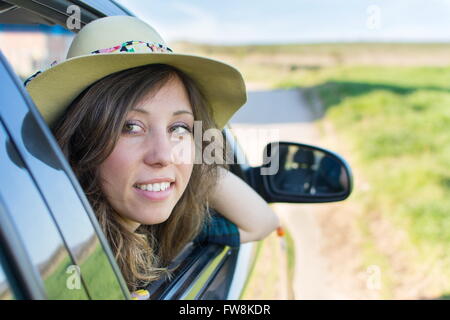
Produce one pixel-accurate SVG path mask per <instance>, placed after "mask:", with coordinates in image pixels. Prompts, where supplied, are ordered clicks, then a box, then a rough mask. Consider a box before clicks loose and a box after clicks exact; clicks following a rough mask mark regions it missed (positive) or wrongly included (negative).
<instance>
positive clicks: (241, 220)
mask: <svg viewBox="0 0 450 320" xmlns="http://www.w3.org/2000/svg"><path fill="white" fill-rule="evenodd" d="M210 206H211V207H212V208H213V209H215V210H217V211H218V212H219V213H220V214H222V215H223V216H224V217H226V218H227V219H228V220H230V221H231V222H233V223H234V224H236V225H237V227H238V228H239V233H240V238H241V243H245V242H250V241H256V240H261V239H263V238H264V237H266V236H267V235H268V234H270V233H271V232H272V231H274V230H275V229H276V228H277V227H278V226H279V220H278V217H277V215H276V214H275V213H274V212H273V210H272V209H271V208H270V207H269V205H268V204H267V202H266V201H265V200H264V199H263V198H261V196H260V195H259V194H258V193H256V191H254V190H253V189H252V188H251V187H250V186H249V185H248V184H247V183H245V182H244V181H243V180H242V179H241V178H239V177H238V176H236V175H235V174H233V173H232V172H230V171H228V170H226V169H224V168H221V167H219V183H218V184H217V186H216V188H215V189H214V191H213V195H212V198H211V199H210Z"/></svg>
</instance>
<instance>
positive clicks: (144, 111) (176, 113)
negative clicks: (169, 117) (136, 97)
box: [131, 108, 194, 116]
mask: <svg viewBox="0 0 450 320" xmlns="http://www.w3.org/2000/svg"><path fill="white" fill-rule="evenodd" d="M131 111H136V112H140V113H144V114H150V112H148V111H147V110H145V109H140V108H134V109H131ZM183 113H187V114H190V115H191V116H194V114H193V113H192V112H190V111H188V110H178V111H175V112H174V113H173V115H174V116H177V115H179V114H183Z"/></svg>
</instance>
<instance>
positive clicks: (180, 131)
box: [99, 77, 195, 231]
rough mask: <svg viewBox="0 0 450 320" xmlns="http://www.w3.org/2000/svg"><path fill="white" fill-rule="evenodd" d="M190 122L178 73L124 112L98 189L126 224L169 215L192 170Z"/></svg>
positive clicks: (131, 225) (133, 226)
mask: <svg viewBox="0 0 450 320" xmlns="http://www.w3.org/2000/svg"><path fill="white" fill-rule="evenodd" d="M193 126H194V116H193V113H192V107H191V105H190V103H189V99H188V96H187V92H186V90H185V88H184V85H183V84H182V82H181V81H180V79H179V78H178V77H173V78H171V79H170V80H169V81H168V82H167V83H166V84H165V85H164V86H163V87H162V88H161V89H160V90H159V91H158V92H157V93H156V94H152V95H150V96H149V97H148V98H146V99H144V100H143V101H142V102H141V103H140V104H139V105H136V106H134V108H133V110H131V111H130V112H129V113H128V115H127V118H126V122H125V126H124V128H123V131H122V134H121V136H120V138H119V140H118V142H117V144H116V146H115V147H114V150H113V152H112V153H111V154H110V155H109V157H108V158H107V159H106V160H105V161H104V162H103V163H102V164H101V165H100V167H99V170H100V177H101V181H102V182H101V186H102V190H103V192H104V193H105V195H106V197H107V198H108V200H109V202H110V204H111V205H112V207H113V208H114V209H115V210H116V211H117V212H118V213H119V215H120V217H121V218H122V219H123V220H124V222H125V223H126V225H127V226H129V229H130V230H133V231H134V230H135V229H136V228H137V227H138V226H139V225H140V224H158V223H161V222H164V221H165V220H167V218H168V217H169V216H170V213H171V212H172V209H173V208H174V206H175V204H176V203H177V202H178V200H179V199H180V197H181V195H182V194H183V192H184V190H185V189H186V186H187V184H188V182H189V178H190V176H191V173H192V169H193V162H194V156H195V148H194V138H193V134H192V131H193ZM166 188H167V189H166ZM164 189H165V190H164Z"/></svg>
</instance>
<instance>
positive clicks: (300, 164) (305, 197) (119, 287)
mask: <svg viewBox="0 0 450 320" xmlns="http://www.w3.org/2000/svg"><path fill="white" fill-rule="evenodd" d="M71 5H76V6H78V7H79V8H80V13H81V15H80V17H81V19H80V20H81V21H80V23H81V26H83V25H85V24H86V23H88V22H90V21H92V20H95V19H98V18H101V17H104V16H109V15H132V13H131V12H129V11H128V10H127V9H126V8H124V7H122V6H120V5H118V4H117V3H116V2H114V1H67V0H57V1H56V0H55V1H49V0H47V1H43V0H39V1H19V0H17V1H16V0H8V1H0V24H2V25H4V24H12V23H14V24H20V25H30V26H32V27H33V26H34V27H36V25H37V24H39V25H47V26H53V25H60V26H62V27H64V28H66V29H67V25H66V21H67V19H68V18H69V17H70V13H68V11H67V8H68V7H70V6H71ZM68 32H71V31H70V30H68ZM0 84H1V85H0V96H1V97H2V100H1V102H0V159H1V161H0V299H130V298H131V295H130V292H129V291H128V289H127V286H126V284H125V281H124V278H123V276H122V274H121V272H120V270H119V268H118V266H117V263H116V261H115V259H114V257H113V255H112V251H111V249H110V247H109V245H108V242H107V240H106V237H105V235H104V234H103V232H102V230H101V228H100V226H99V223H98V221H97V219H96V217H95V215H94V213H93V210H92V208H91V206H90V204H89V202H88V201H87V198H86V196H85V194H84V192H83V190H82V188H81V187H80V184H79V183H78V181H77V178H76V176H75V174H74V173H73V172H72V170H71V168H70V166H69V164H68V162H67V160H66V159H65V157H64V156H63V154H62V151H61V150H60V148H59V146H58V145H57V143H56V141H55V139H54V137H53V135H52V134H51V132H50V130H49V128H48V126H47V125H46V123H45V122H44V120H43V118H42V116H41V115H40V113H39V111H38V110H37V109H36V107H35V106H34V104H33V102H32V100H31V98H30V97H29V96H28V94H27V92H26V90H25V89H24V86H23V79H20V78H19V76H18V75H17V74H16V71H15V70H13V68H12V67H11V65H10V63H9V62H8V61H7V59H6V58H5V56H4V55H3V54H0ZM223 135H224V138H225V139H226V140H227V142H228V144H229V145H230V146H231V148H230V149H229V150H228V152H230V155H231V157H232V159H234V163H233V164H231V165H230V170H231V171H232V172H233V173H235V174H236V175H238V176H239V177H240V178H241V179H243V180H244V181H246V182H247V183H248V184H249V185H250V186H251V187H252V188H253V189H254V190H256V191H257V192H258V193H259V194H260V195H261V196H262V197H263V198H264V199H265V200H266V201H267V202H269V203H273V202H291V203H319V202H331V201H341V200H344V199H346V198H347V197H348V196H349V195H350V193H351V191H352V174H351V169H350V167H349V166H348V164H347V163H346V161H345V160H344V159H342V158H341V157H340V156H339V155H337V154H335V153H333V152H331V151H329V150H325V149H322V148H318V147H315V146H309V145H304V144H299V143H290V142H280V141H278V142H277V141H275V142H272V143H270V144H268V145H267V147H266V149H265V150H264V153H263V155H264V157H265V158H264V163H263V165H262V166H260V167H251V166H250V165H249V164H248V162H247V159H246V157H245V153H244V150H242V148H241V147H240V145H239V143H238V141H237V139H236V137H235V136H234V135H233V132H232V130H231V128H230V127H229V126H226V127H225V128H224V130H223ZM325 160H326V161H325ZM274 170H275V171H274ZM256 257H257V255H256V242H251V243H246V244H241V245H240V246H239V247H228V246H223V245H218V244H212V243H211V244H194V243H190V244H188V245H187V246H186V247H185V248H184V249H183V251H182V252H181V253H180V254H179V255H178V256H177V257H176V258H175V259H174V261H172V263H171V266H170V267H171V268H173V269H174V270H175V271H174V273H173V277H172V278H170V279H169V278H162V279H160V280H157V281H154V282H152V283H151V284H150V285H149V286H148V288H147V289H148V291H149V293H150V299H198V300H207V299H239V298H240V297H241V296H242V292H243V289H244V284H245V282H246V281H247V279H248V277H249V276H250V274H251V270H252V266H254V262H255V259H256Z"/></svg>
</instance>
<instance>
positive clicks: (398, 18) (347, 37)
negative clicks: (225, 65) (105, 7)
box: [117, 0, 450, 44]
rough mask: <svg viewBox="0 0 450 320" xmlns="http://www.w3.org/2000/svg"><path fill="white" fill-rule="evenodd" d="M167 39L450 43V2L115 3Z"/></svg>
mask: <svg viewBox="0 0 450 320" xmlns="http://www.w3.org/2000/svg"><path fill="white" fill-rule="evenodd" d="M117 2H119V3H121V4H122V5H124V6H125V7H127V8H128V9H129V10H130V11H132V12H133V13H134V14H135V15H137V16H138V17H140V18H141V19H143V20H145V21H146V22H147V23H149V24H150V25H152V26H153V27H155V28H156V30H158V32H159V33H160V34H161V35H162V37H163V38H164V39H165V40H166V41H167V42H171V41H176V40H187V41H194V42H201V43H211V44H248V43H250V44H251V43H261V44H264V43H299V42H300V43H314V42H341V41H346V42H347V41H389V42H391V41H392V42H397V41H400V42H450V0H376V1H375V0H372V1H370V0H226V1H224V0H189V1H182V0H158V1H155V0H145V1H144V0H117Z"/></svg>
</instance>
